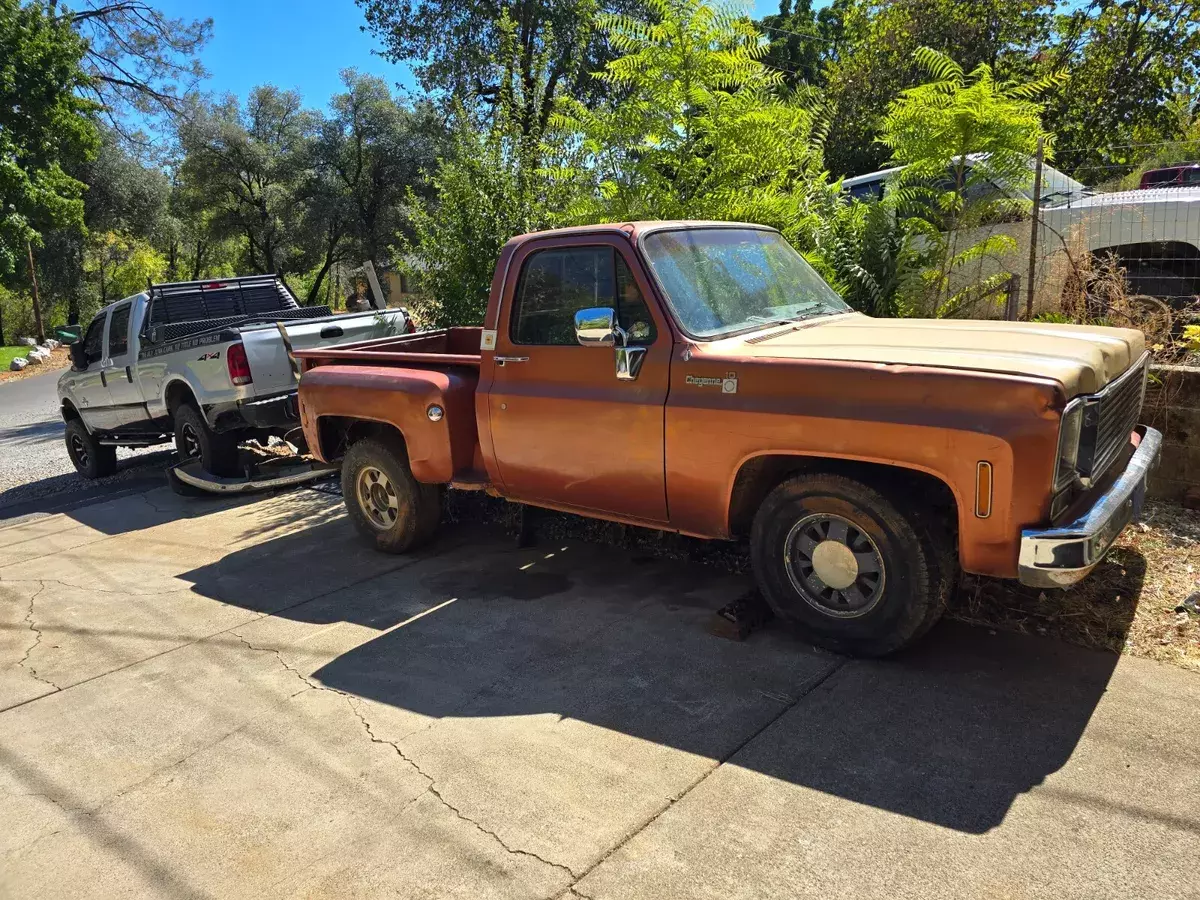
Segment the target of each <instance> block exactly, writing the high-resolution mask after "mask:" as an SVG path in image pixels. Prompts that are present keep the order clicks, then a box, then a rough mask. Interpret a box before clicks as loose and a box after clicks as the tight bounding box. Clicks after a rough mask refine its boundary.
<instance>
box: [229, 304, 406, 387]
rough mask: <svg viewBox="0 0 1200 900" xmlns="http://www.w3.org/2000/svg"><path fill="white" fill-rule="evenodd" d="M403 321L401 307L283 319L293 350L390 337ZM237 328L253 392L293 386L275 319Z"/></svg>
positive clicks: (398, 330) (399, 329) (397, 332)
mask: <svg viewBox="0 0 1200 900" xmlns="http://www.w3.org/2000/svg"><path fill="white" fill-rule="evenodd" d="M407 325H408V319H407V317H406V316H405V313H404V311H403V310H399V309H386V310H379V311H377V312H367V313H352V314H350V315H344V316H328V317H325V318H320V319H304V320H301V321H299V322H296V321H292V322H285V323H284V327H285V328H286V329H287V334H288V339H289V340H290V341H291V344H292V349H293V350H311V349H316V348H320V347H336V346H338V345H339V344H349V343H353V342H354V341H366V340H370V339H372V338H383V337H390V336H392V335H397V334H403V333H404V330H405V328H406V327H407ZM241 332H242V343H243V344H244V345H245V347H246V359H247V361H248V362H249V363H250V374H251V376H252V377H253V378H254V382H253V384H254V395H255V396H258V397H265V396H267V395H270V394H279V393H282V392H284V391H290V390H295V389H296V376H295V375H294V374H293V372H292V365H291V362H290V361H289V360H288V356H287V350H286V348H285V347H284V345H283V339H282V338H281V337H280V336H279V329H278V327H276V325H275V323H273V322H272V323H269V324H264V325H254V326H249V327H244V328H242V329H241Z"/></svg>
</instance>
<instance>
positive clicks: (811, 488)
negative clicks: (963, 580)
mask: <svg viewBox="0 0 1200 900" xmlns="http://www.w3.org/2000/svg"><path fill="white" fill-rule="evenodd" d="M750 549H751V558H752V560H753V563H754V574H755V578H756V579H757V581H758V585H759V589H760V590H761V591H762V595H763V597H764V598H765V599H766V601H767V603H768V604H770V606H771V609H772V610H774V612H775V614H776V615H777V616H778V617H779V618H780V619H781V620H782V621H784V622H787V623H789V624H790V625H792V626H793V627H794V628H795V629H796V630H797V631H799V632H800V633H801V634H802V635H804V636H805V637H806V638H808V639H809V640H811V641H812V642H813V643H814V644H817V645H818V646H820V647H824V648H826V649H828V650H833V651H835V652H838V653H844V654H847V655H850V656H865V657H875V656H886V655H887V654H889V653H894V652H896V651H897V650H900V649H901V648H903V647H906V646H908V645H909V644H911V643H912V642H913V641H915V640H917V638H919V637H920V636H921V635H923V634H924V633H925V632H927V631H928V630H929V629H930V628H931V627H933V625H934V623H935V622H937V620H938V618H940V616H941V614H942V612H943V610H944V609H945V607H946V602H947V600H948V599H949V595H950V592H951V590H952V588H953V585H954V583H955V578H956V574H955V573H956V572H957V566H956V565H955V564H954V562H953V551H952V549H949V550H948V549H947V548H945V547H943V546H941V545H940V544H939V541H938V539H937V537H936V536H935V535H933V534H932V533H931V532H930V529H929V528H928V527H927V526H926V524H925V521H924V519H923V517H922V516H920V515H915V514H908V515H906V514H905V513H903V512H901V510H900V509H899V508H898V507H897V506H896V504H895V503H893V502H892V500H891V499H890V498H889V497H887V496H885V495H884V494H882V493H881V492H879V491H878V490H876V489H875V488H873V487H870V486H868V485H865V484H863V483H861V482H859V481H855V480H853V479H851V478H846V477H843V476H840V475H802V476H798V477H795V478H791V479H789V480H788V481H785V482H783V483H782V484H780V485H779V486H778V487H777V488H775V490H773V491H772V492H771V493H770V494H769V495H767V498H766V500H764V501H763V504H762V506H761V507H759V510H758V513H757V515H756V516H755V518H754V525H753V529H752V532H751V547H750Z"/></svg>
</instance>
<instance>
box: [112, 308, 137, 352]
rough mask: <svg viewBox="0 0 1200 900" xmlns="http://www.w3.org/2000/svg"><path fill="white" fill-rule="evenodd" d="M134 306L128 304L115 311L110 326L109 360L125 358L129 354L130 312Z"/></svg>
mask: <svg viewBox="0 0 1200 900" xmlns="http://www.w3.org/2000/svg"><path fill="white" fill-rule="evenodd" d="M132 308H133V307H132V304H129V303H126V304H125V305H124V306H120V307H118V308H117V309H114V310H113V312H112V319H111V321H110V322H109V324H108V358H109V359H112V358H114V357H117V356H124V355H125V354H126V353H128V352H129V311H130V310H131V309H132Z"/></svg>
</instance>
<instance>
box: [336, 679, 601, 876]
mask: <svg viewBox="0 0 1200 900" xmlns="http://www.w3.org/2000/svg"><path fill="white" fill-rule="evenodd" d="M343 696H345V697H346V702H347V704H348V705H349V706H350V709H351V710H352V711H353V712H354V715H355V716H357V717H358V720H359V721H360V722H361V723H362V725H363V729H364V730H365V731H366V733H367V737H369V738H370V739H371V742H372V743H375V744H385V745H387V746H388V747H391V748H392V749H393V750H395V751H396V755H397V756H399V757H400V758H401V759H402V760H404V761H405V762H406V763H408V764H409V765H410V766H411V767H412V769H413V771H415V772H416V773H417V774H418V775H420V776H421V777H422V778H424V779H425V780H426V781H428V782H429V785H428V786H427V787H426V788H425V790H426V792H427V793H429V794H432V795H433V796H434V797H436V798H437V800H438V802H439V803H441V804H442V806H444V807H446V809H448V810H450V812H452V813H454V815H455V816H457V817H458V818H459V819H461V820H462V821H464V822H466V823H467V824H468V825H471V826H472V827H473V828H475V830H477V831H479V832H480V833H481V834H485V835H487V836H488V837H490V838H491V839H492V840H494V841H495V842H496V843H497V844H499V845H500V846H501V847H502V848H503V849H504V851H505V852H506V853H510V854H512V855H513V856H527V857H529V858H530V859H535V860H537V861H538V862H540V863H541V864H542V865H545V866H549V867H550V868H552V869H558V870H560V871H562V872H565V873H566V874H567V875H568V876H569V877H570V878H578V876H577V875H576V874H575V872H574V871H573V870H572V869H571V868H570V867H569V866H565V865H563V864H562V863H556V862H553V861H552V860H549V859H546V858H545V857H543V856H539V855H538V854H536V853H534V852H533V851H532V850H522V849H521V848H520V847H510V846H509V845H508V843H507V842H506V841H505V840H504V838H502V837H500V835H499V834H497V833H496V832H494V831H492V830H491V829H488V828H484V827H483V825H481V824H480V823H479V822H476V821H475V820H474V819H472V818H471V817H470V816H468V815H466V814H465V813H463V811H462V810H460V809H459V808H458V807H457V806H455V805H454V804H453V803H451V802H450V801H449V800H447V799H446V798H445V797H444V796H443V795H442V792H441V790H439V788H438V786H437V782H436V781H435V780H434V778H433V776H432V775H430V774H429V773H428V772H426V771H424V770H423V769H422V768H421V766H420V765H419V764H418V763H417V761H416V760H415V759H413V758H412V757H411V756H409V755H408V754H407V753H405V752H404V751H403V750H401V749H400V745H399V744H398V743H397V742H396V741H389V740H386V739H384V738H381V737H377V736H376V734H375V731H374V729H372V728H371V723H370V722H369V721H367V717H366V716H364V715H363V714H362V713H361V712H360V711H359V709H358V707H357V706H355V704H354V700H353V699H352V698H351V697H350V696H349V695H343Z"/></svg>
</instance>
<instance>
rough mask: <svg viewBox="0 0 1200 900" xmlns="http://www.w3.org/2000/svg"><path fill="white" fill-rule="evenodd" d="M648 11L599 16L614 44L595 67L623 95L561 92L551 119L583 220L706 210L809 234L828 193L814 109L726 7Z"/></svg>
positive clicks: (683, 5)
mask: <svg viewBox="0 0 1200 900" xmlns="http://www.w3.org/2000/svg"><path fill="white" fill-rule="evenodd" d="M646 5H647V7H648V8H649V10H650V12H651V14H652V16H653V20H652V21H649V22H647V21H644V20H642V19H638V18H633V17H630V16H610V17H607V18H605V19H603V20H602V22H603V27H604V30H605V33H606V35H607V37H608V40H609V42H610V43H611V44H612V46H613V47H614V48H615V49H616V51H617V52H619V53H621V54H622V55H621V56H620V57H619V58H617V59H616V60H614V61H612V62H611V63H609V64H608V66H607V67H606V68H605V70H604V71H603V72H602V73H600V75H599V76H598V77H599V78H601V79H602V80H603V81H605V82H606V83H607V84H608V85H609V87H610V89H611V91H612V94H613V95H614V96H616V97H619V100H616V101H613V102H610V103H606V104H603V105H602V106H600V107H598V108H597V109H594V110H592V109H588V108H587V107H586V106H584V105H583V104H581V103H577V102H575V103H572V102H564V106H563V112H562V113H561V114H560V115H559V116H557V117H556V119H555V120H554V121H555V125H556V127H557V128H559V129H561V130H562V131H563V132H564V133H565V134H566V136H567V146H568V147H570V148H572V149H573V150H574V153H573V154H572V158H570V159H569V160H568V162H567V164H566V165H564V166H563V168H562V169H561V171H560V173H559V174H560V175H561V176H562V177H570V178H574V179H577V180H578V181H579V182H580V183H581V184H582V185H583V186H584V187H583V189H582V193H581V196H580V198H579V199H578V200H577V201H576V202H575V203H574V204H573V205H572V207H571V210H570V216H571V218H572V219H574V220H575V221H579V222H595V221H622V220H628V219H647V218H664V219H671V218H710V219H732V220H742V221H754V222H761V223H763V224H767V225H774V226H776V227H777V228H779V229H780V230H781V231H782V232H783V233H784V234H785V235H787V237H788V238H789V239H791V240H793V241H795V242H797V243H799V244H800V245H801V246H810V245H811V242H812V240H811V239H812V235H813V233H814V232H815V229H816V226H817V224H818V223H819V221H820V216H821V214H822V212H823V211H824V210H826V209H828V208H829V205H830V202H831V200H832V194H831V192H830V189H829V188H828V186H827V185H826V184H825V179H824V171H823V168H824V167H823V160H822V156H821V147H820V135H819V133H818V132H817V131H816V130H815V129H814V117H813V114H812V112H811V111H810V110H809V109H808V108H807V107H806V106H805V105H804V104H803V103H802V102H801V101H800V100H799V99H798V98H797V97H796V96H794V95H792V94H790V93H789V92H787V91H786V90H783V85H782V79H781V77H780V75H779V73H778V72H773V71H771V70H770V69H768V68H767V67H766V66H765V65H763V63H762V61H761V60H762V56H763V54H764V53H765V52H766V44H765V42H764V41H763V40H762V39H761V36H760V35H759V34H758V32H757V31H756V30H755V29H754V27H753V25H752V24H751V23H750V21H749V20H747V19H746V18H745V17H744V15H743V14H742V13H741V10H740V9H735V8H732V7H713V6H711V5H709V4H708V3H706V2H704V0H647V3H646Z"/></svg>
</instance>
